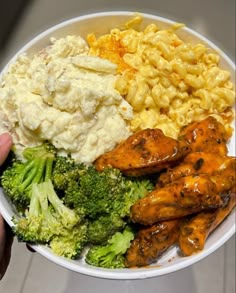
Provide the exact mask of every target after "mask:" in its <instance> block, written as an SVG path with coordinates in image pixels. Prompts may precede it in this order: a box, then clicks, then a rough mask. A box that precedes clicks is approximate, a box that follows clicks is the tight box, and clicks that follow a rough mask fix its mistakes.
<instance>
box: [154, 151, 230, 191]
mask: <svg viewBox="0 0 236 293" xmlns="http://www.w3.org/2000/svg"><path fill="white" fill-rule="evenodd" d="M235 170H236V158H235V157H227V156H221V155H218V154H214V153H206V152H195V153H190V154H188V155H187V156H186V157H185V158H184V160H183V162H182V163H180V164H179V165H178V166H175V167H174V168H169V169H168V170H167V172H165V173H162V174H161V175H160V177H159V178H158V184H157V186H159V187H162V186H164V185H166V184H169V183H170V182H173V181H175V180H177V179H179V178H181V177H183V176H189V175H193V174H208V175H212V174H220V173H222V174H223V175H226V172H227V174H228V176H235Z"/></svg>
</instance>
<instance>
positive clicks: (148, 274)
mask: <svg viewBox="0 0 236 293" xmlns="http://www.w3.org/2000/svg"><path fill="white" fill-rule="evenodd" d="M135 13H136V12H132V11H106V12H96V13H91V14H86V15H81V16H77V17H74V18H71V19H67V20H64V21H62V22H60V23H58V24H55V25H53V26H52V27H49V28H47V29H46V30H44V31H43V32H41V33H39V34H37V35H36V36H34V37H33V38H32V40H30V41H28V42H27V43H26V44H25V45H24V46H23V47H22V48H21V49H19V50H18V51H17V52H16V53H15V55H13V57H12V58H10V60H9V62H8V63H7V64H6V65H5V66H4V68H3V70H2V71H1V73H0V79H1V77H2V75H3V74H4V73H5V72H6V71H7V69H8V66H9V65H10V64H11V63H13V62H14V61H15V60H16V58H17V57H18V56H19V55H20V54H22V53H24V52H26V51H27V50H28V49H29V48H30V47H32V46H33V45H34V44H36V43H37V42H38V41H39V40H40V39H42V38H44V37H47V36H49V35H50V34H51V33H53V32H55V31H57V30H59V29H61V28H64V27H66V26H68V25H71V24H73V23H77V22H78V21H79V22H80V21H83V20H88V19H96V18H101V17H111V16H114V17H116V16H129V17H132V16H134V15H135ZM139 14H140V15H142V16H143V18H144V19H145V18H147V19H148V20H150V21H152V20H153V21H155V22H158V21H159V22H163V23H166V24H167V25H174V24H176V23H177V22H176V21H173V20H171V19H168V18H165V17H161V16H158V15H154V14H149V13H142V12H140V13H139ZM181 30H184V31H186V32H187V33H188V34H191V35H193V36H194V37H196V38H197V39H199V41H202V42H204V43H205V44H207V45H208V46H209V47H210V48H212V49H213V50H215V51H217V52H219V54H220V55H221V57H222V58H223V59H224V60H225V61H226V64H227V65H228V66H229V68H231V69H232V71H233V72H235V64H234V62H233V61H232V60H231V59H230V57H228V55H226V54H225V53H224V52H223V51H222V50H221V49H220V48H219V47H218V46H217V45H215V44H214V43H213V42H212V41H211V40H209V39H208V38H206V37H205V36H203V35H202V34H200V33H198V32H197V31H195V30H192V29H190V28H188V27H187V26H185V27H183V28H182V29H181ZM234 132H235V131H234ZM0 196H1V192H0ZM0 198H1V197H0ZM0 212H1V214H2V216H3V217H4V219H5V220H6V222H7V223H8V224H9V225H10V226H13V225H14V224H13V222H12V218H11V216H10V215H9V213H8V212H7V210H6V209H5V207H4V205H3V203H2V202H1V200H0ZM234 233H235V223H234V224H233V225H232V227H231V228H230V229H229V230H228V231H227V232H226V233H225V234H224V235H223V237H221V238H219V239H218V240H217V241H216V242H214V243H213V245H211V246H210V247H209V248H208V249H207V250H205V249H204V250H203V251H202V252H200V253H198V254H196V255H193V256H191V257H186V258H183V259H181V261H180V262H176V263H175V264H173V265H171V266H166V267H164V266H163V267H161V266H160V267H159V266H158V268H157V266H150V267H146V268H137V269H103V268H97V267H93V266H89V265H87V264H86V266H80V265H78V263H77V262H75V261H71V260H68V259H65V258H63V257H60V256H57V255H55V254H53V253H52V252H51V251H50V249H49V248H47V247H46V246H43V245H31V246H32V248H33V249H34V250H35V251H36V252H38V253H40V254H41V255H42V256H44V257H46V258H47V259H49V260H51V261H52V262H54V263H56V264H58V265H60V266H62V267H64V268H67V269H69V270H72V271H74V272H78V273H81V274H84V275H88V276H92V277H98V278H104V279H114V280H115V279H116V280H132V279H144V278H152V277H158V276H162V275H166V274H169V273H172V272H177V271H179V270H181V269H184V268H186V267H188V266H190V265H193V264H195V263H197V262H198V261H200V260H202V259H203V258H205V257H207V256H208V255H210V254H211V253H213V252H214V251H216V250H217V249H218V248H220V247H221V246H222V245H223V244H225V243H226V242H227V241H228V240H229V239H230V238H231V237H232V236H233V235H234Z"/></svg>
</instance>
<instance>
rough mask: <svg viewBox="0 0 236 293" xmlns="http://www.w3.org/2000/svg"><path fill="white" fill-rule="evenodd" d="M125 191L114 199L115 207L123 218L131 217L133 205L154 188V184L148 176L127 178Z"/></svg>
mask: <svg viewBox="0 0 236 293" xmlns="http://www.w3.org/2000/svg"><path fill="white" fill-rule="evenodd" d="M124 185H125V190H124V191H125V192H124V193H121V194H120V196H119V197H117V198H116V200H115V201H114V206H113V209H114V210H116V211H117V212H118V214H119V215H120V217H121V218H125V217H129V214H130V208H131V206H132V205H133V204H134V203H135V202H136V201H137V200H139V199H140V198H143V197H144V196H145V195H147V193H149V192H151V191H152V190H153V189H154V184H153V182H152V181H151V180H149V179H146V178H131V179H130V178H125V179H124Z"/></svg>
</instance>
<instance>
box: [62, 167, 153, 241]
mask: <svg viewBox="0 0 236 293" xmlns="http://www.w3.org/2000/svg"><path fill="white" fill-rule="evenodd" d="M80 172H81V173H80V176H79V178H78V180H77V181H73V180H71V181H70V183H69V184H68V186H67V189H66V190H65V198H64V200H65V204H66V205H68V206H69V207H70V208H72V209H74V210H76V212H77V213H78V214H80V216H81V217H85V218H87V219H88V220H89V227H88V231H89V232H88V237H89V242H90V243H93V244H104V243H106V241H107V240H108V239H109V238H110V237H111V236H112V235H113V234H114V233H115V232H117V231H120V230H122V229H123V228H124V226H125V223H126V221H127V218H128V217H129V214H130V208H131V206H132V205H133V204H134V203H135V202H136V201H137V200H138V199H140V198H141V197H143V196H145V195H146V194H147V193H148V192H149V191H151V190H153V187H154V185H153V184H152V182H151V181H150V180H148V179H143V178H139V179H138V178H134V179H133V178H128V177H125V176H124V175H122V173H121V172H120V171H119V170H118V169H114V168H107V169H105V170H104V171H103V172H98V171H97V170H96V169H95V167H94V166H89V167H86V166H83V168H81V170H80Z"/></svg>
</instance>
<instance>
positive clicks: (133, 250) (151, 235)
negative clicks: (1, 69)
mask: <svg viewBox="0 0 236 293" xmlns="http://www.w3.org/2000/svg"><path fill="white" fill-rule="evenodd" d="M179 223H180V220H171V221H163V222H159V223H157V224H154V225H152V226H150V227H149V226H148V227H142V228H141V229H140V230H139V231H138V233H137V235H136V237H135V239H134V240H133V241H132V243H131V246H130V248H129V249H128V250H127V253H126V266H127V267H141V266H147V265H149V264H151V263H153V262H154V261H155V260H156V259H157V258H158V257H160V256H161V255H162V254H163V253H164V252H165V251H166V250H167V249H168V248H169V247H171V246H172V245H174V244H176V243H177V242H178V237H179Z"/></svg>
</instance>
